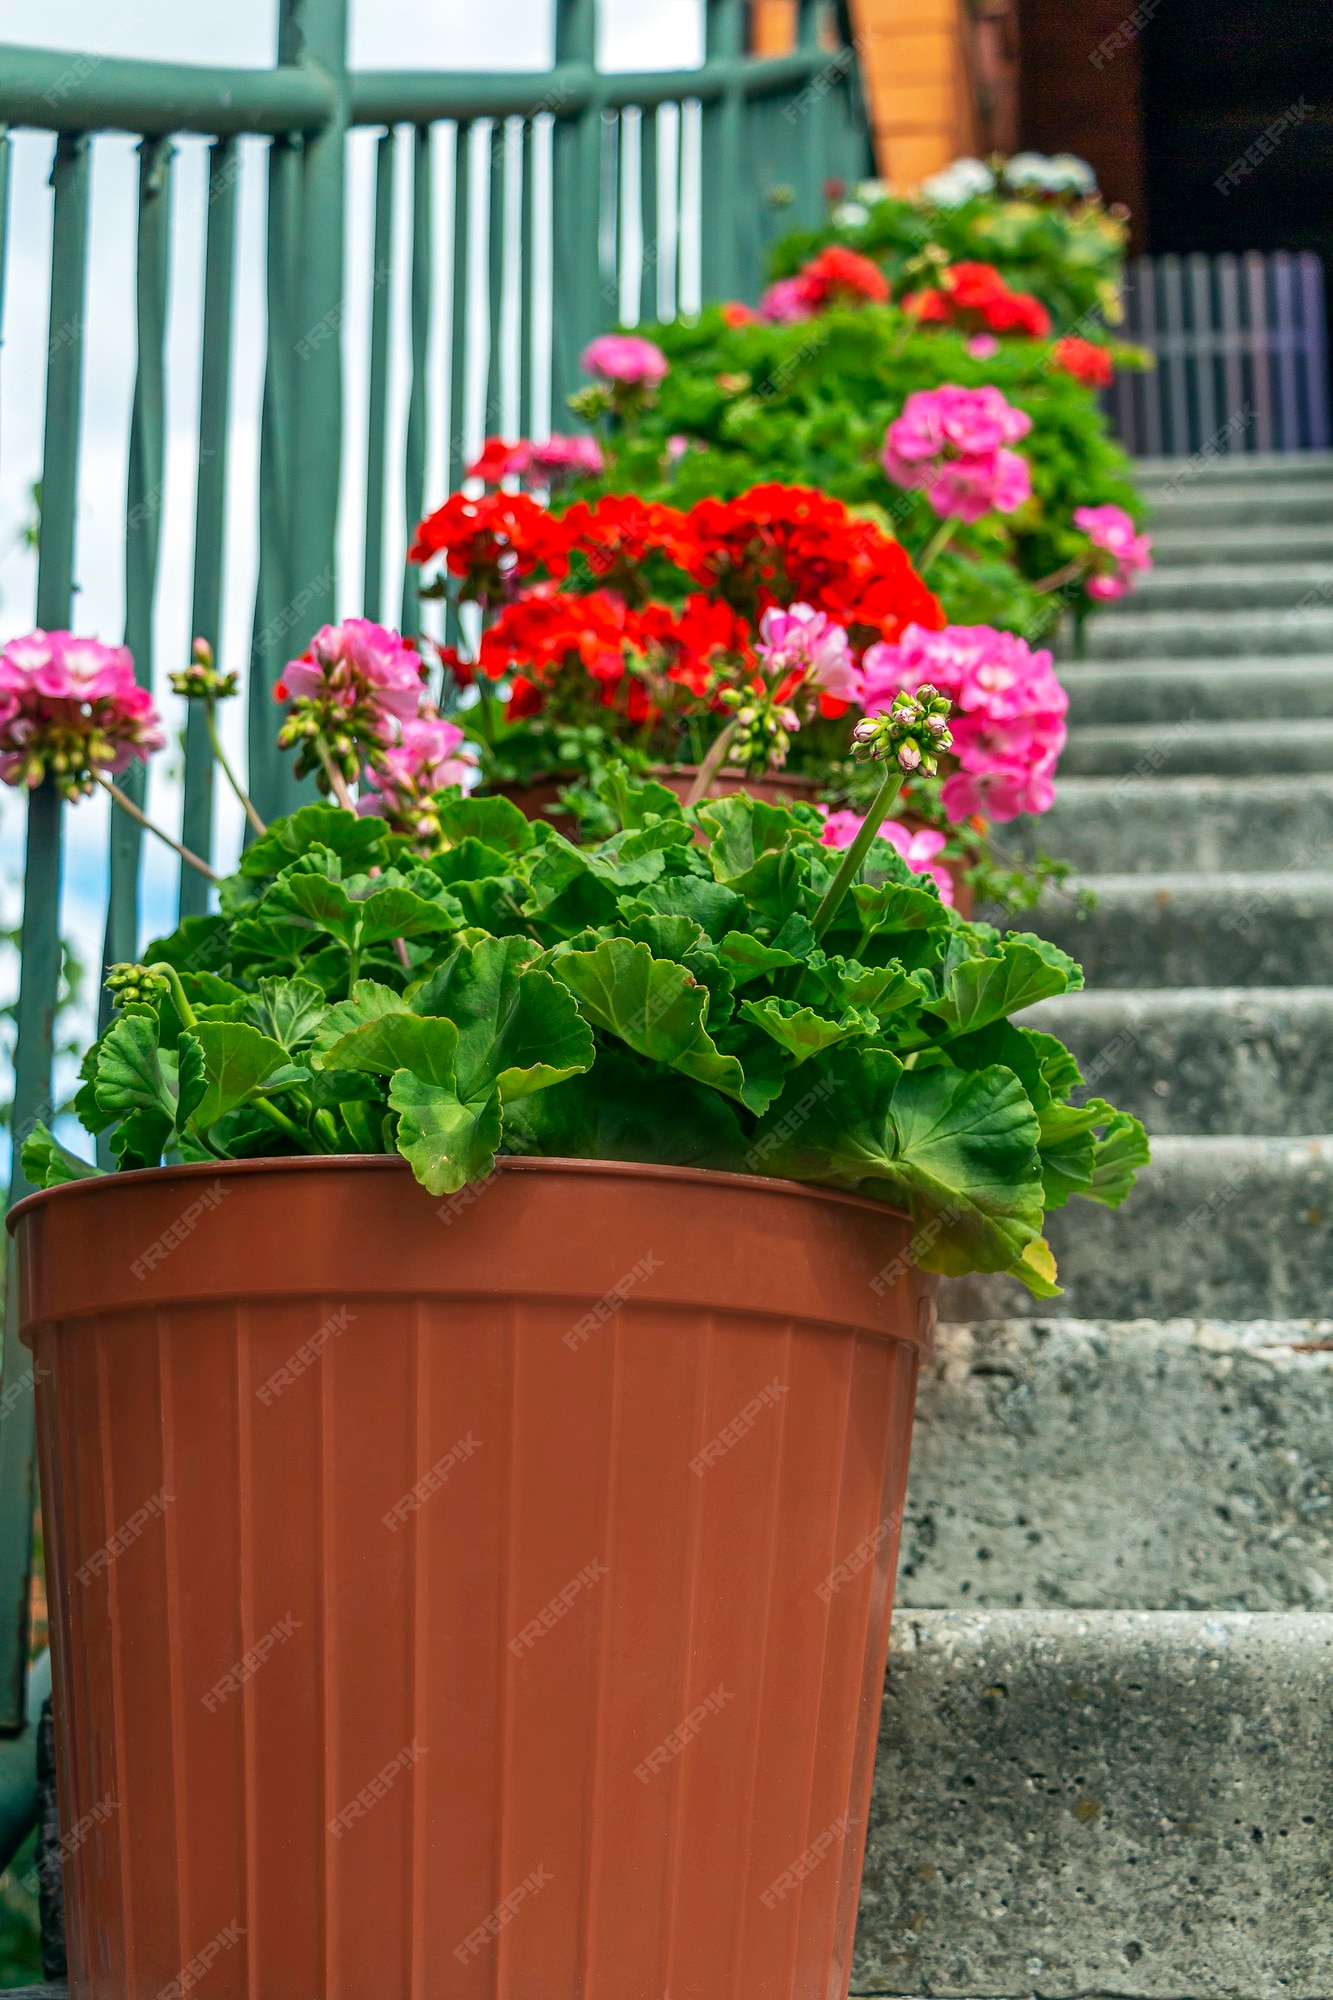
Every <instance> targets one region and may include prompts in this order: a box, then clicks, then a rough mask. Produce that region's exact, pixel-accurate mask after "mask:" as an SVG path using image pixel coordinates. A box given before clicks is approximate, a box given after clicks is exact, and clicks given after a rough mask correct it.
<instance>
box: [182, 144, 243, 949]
mask: <svg viewBox="0 0 1333 2000" xmlns="http://www.w3.org/2000/svg"><path fill="white" fill-rule="evenodd" d="M239 159H240V155H239V153H238V152H237V148H236V141H235V140H234V139H217V140H215V141H214V143H213V145H212V148H211V149H210V152H209V156H208V225H207V237H206V247H205V250H204V325H203V362H202V366H201V369H200V376H199V467H198V472H197V475H196V479H195V504H194V587H193V593H192V596H191V600H190V602H191V637H192V638H201V639H206V640H207V641H208V643H209V645H210V646H211V647H212V648H213V651H214V653H215V654H216V652H217V650H218V644H219V639H220V636H221V634H220V631H219V627H220V624H221V618H222V551H223V542H224V538H225V534H226V518H227V445H228V440H229V435H230V433H229V428H228V422H227V419H228V414H229V411H230V408H231V336H232V293H233V287H234V280H235V264H236V179H237V173H238V162H239ZM188 711H189V712H188V714H187V715H186V718H185V795H184V799H183V801H182V805H181V839H182V840H183V841H184V842H185V845H186V846H187V847H188V848H190V849H191V851H192V852H193V853H195V854H202V855H203V856H204V858H205V860H208V859H209V858H210V857H211V855H212V852H213V758H212V755H211V751H210V745H209V741H208V724H207V720H206V718H205V714H204V705H203V703H202V702H198V701H192V702H190V703H189V705H188ZM179 901H180V913H181V915H182V916H183V917H202V916H203V915H204V913H205V911H206V910H207V908H208V883H207V881H206V880H205V878H204V877H203V876H202V875H201V874H199V872H198V870H197V869H194V868H187V867H186V866H185V864H184V862H182V863H181V871H180V892H179Z"/></svg>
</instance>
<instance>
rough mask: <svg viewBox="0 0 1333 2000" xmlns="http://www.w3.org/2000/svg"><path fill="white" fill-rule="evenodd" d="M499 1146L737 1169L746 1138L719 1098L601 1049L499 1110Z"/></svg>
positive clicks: (742, 1163)
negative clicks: (591, 1062)
mask: <svg viewBox="0 0 1333 2000" xmlns="http://www.w3.org/2000/svg"><path fill="white" fill-rule="evenodd" d="M505 1147H506V1150H508V1151H512V1152H516V1153H536V1154H541V1155H543V1156H545V1157H547V1158H550V1157H557V1158H562V1159H574V1160H647V1161H650V1162H652V1163H653V1164H655V1165H659V1166H669V1167H712V1168H716V1169H718V1170H720V1171H723V1172H728V1173H741V1172H743V1171H744V1170H745V1166H746V1157H745V1155H746V1142H745V1138H744V1135H743V1134H742V1132H741V1127H740V1121H739V1119H738V1117H737V1114H736V1112H735V1111H734V1110H733V1109H732V1107H731V1105H730V1103H729V1102H728V1101H727V1099H726V1098H725V1097H719V1096H718V1094H717V1092H716V1091H715V1090H708V1089H706V1088H705V1087H704V1086H703V1085H702V1084H696V1083H691V1082H690V1081H689V1079H688V1078H686V1077H682V1076H664V1075H662V1074H661V1072H660V1071H658V1072H650V1071H645V1070H644V1068H643V1066H642V1064H640V1063H638V1062H636V1061H635V1060H634V1059H633V1057H631V1056H623V1055H618V1054H617V1053H616V1052H615V1051H614V1050H610V1049H607V1050H604V1051H603V1052H602V1053H601V1054H600V1055H599V1056H598V1058H597V1063H596V1066H595V1068H594V1069H592V1070H591V1071H589V1072H588V1074H587V1075H585V1076H576V1077H571V1078H570V1080H569V1081H568V1082H567V1083H558V1084H557V1085H556V1086H555V1088H554V1089H553V1090H544V1091H543V1092H542V1093H541V1095H540V1096H539V1097H527V1098H524V1099H523V1101H522V1103H521V1104H516V1105H515V1106H514V1107H513V1109H512V1110H510V1109H508V1108H506V1111H505Z"/></svg>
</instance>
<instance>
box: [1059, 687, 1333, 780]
mask: <svg viewBox="0 0 1333 2000" xmlns="http://www.w3.org/2000/svg"><path fill="white" fill-rule="evenodd" d="M1258 706H1259V705H1258V704H1256V708H1257V707H1258ZM1298 712H1301V713H1302V714H1303V711H1298ZM1178 713H1179V714H1180V715H1192V714H1193V704H1191V703H1189V699H1188V694H1187V692H1186V691H1184V690H1182V691H1181V701H1180V708H1179V711H1178ZM1288 713H1290V711H1288ZM1060 769H1061V771H1062V773H1064V774H1065V775H1066V776H1067V777H1071V778H1100V777H1134V776H1136V775H1138V774H1139V773H1141V772H1143V771H1144V770H1149V771H1153V772H1155V773H1157V774H1158V776H1159V777H1169V776H1171V775H1172V774H1173V773H1175V772H1180V773H1181V774H1182V775H1190V774H1193V775H1195V776H1199V775H1205V776H1206V775H1209V774H1212V775H1214V776H1215V775H1217V774H1219V773H1221V774H1226V775H1231V776H1235V777H1237V778H1244V777H1248V776H1249V775H1250V774H1251V773H1252V772H1259V771H1267V772H1269V773H1271V774H1272V775H1274V776H1278V775H1281V773H1283V772H1293V773H1294V772H1298V771H1299V772H1302V773H1304V772H1317V771H1322V772H1324V773H1328V772H1330V771H1333V722H1330V721H1329V719H1328V717H1327V715H1324V716H1320V717H1318V718H1316V719H1315V720H1313V721H1311V720H1308V719H1303V720H1302V722H1301V726H1300V728H1299V730H1295V731H1292V732H1290V733H1287V732H1283V733H1282V734H1279V733H1278V731H1276V730H1273V731H1270V732H1269V734H1268V736H1267V738H1265V737H1264V735H1263V734H1262V733H1261V732H1260V731H1259V730H1258V729H1257V728H1256V724H1255V722H1254V721H1246V722H1234V721H1231V722H1227V721H1221V722H1205V721H1203V720H1200V719H1191V720H1189V721H1175V720H1167V719H1163V720H1161V721H1157V722H1141V723H1131V722H1103V723H1097V724H1094V725H1088V724H1086V723H1081V724H1080V725H1079V728H1078V731H1077V733H1076V734H1074V735H1071V736H1070V739H1069V742H1068V744H1067V745H1066V747H1065V751H1064V754H1063V756H1062V757H1061V759H1060Z"/></svg>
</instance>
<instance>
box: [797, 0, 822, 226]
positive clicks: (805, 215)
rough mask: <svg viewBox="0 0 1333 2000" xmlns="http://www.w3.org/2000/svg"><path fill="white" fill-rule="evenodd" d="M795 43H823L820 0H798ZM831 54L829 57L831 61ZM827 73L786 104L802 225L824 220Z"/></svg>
mask: <svg viewBox="0 0 1333 2000" xmlns="http://www.w3.org/2000/svg"><path fill="white" fill-rule="evenodd" d="M796 20H797V28H796V40H797V46H798V48H800V49H801V50H802V51H804V52H806V53H808V54H811V55H813V54H815V53H816V52H817V51H818V50H819V49H820V48H821V46H822V37H821V32H820V31H821V29H822V26H823V22H824V7H823V4H822V0H799V5H798V8H797V16H796ZM832 60H833V58H832V57H830V61H832ZM828 84H829V79H828V77H827V75H822V74H820V73H818V72H817V73H816V74H815V75H813V76H812V77H811V78H810V80H809V81H808V83H806V85H805V86H804V88H803V89H802V90H801V92H800V94H799V95H798V96H797V98H796V99H795V100H794V102H793V103H792V104H790V105H788V106H787V107H786V115H787V116H788V117H790V118H791V119H793V121H794V122H795V123H796V125H797V127H798V131H799V140H798V144H797V148H796V154H797V159H798V161H799V170H798V173H797V176H796V220H797V221H798V222H799V223H800V225H801V226H802V228H805V229H815V228H818V226H819V224H820V223H821V222H822V221H823V220H824V182H825V180H826V179H827V178H828V169H829V157H828V136H827V135H828V105H827V90H828Z"/></svg>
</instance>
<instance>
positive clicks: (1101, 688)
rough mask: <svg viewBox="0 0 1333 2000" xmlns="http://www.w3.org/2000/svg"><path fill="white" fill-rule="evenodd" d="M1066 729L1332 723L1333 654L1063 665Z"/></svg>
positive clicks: (1062, 678) (1062, 679)
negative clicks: (1284, 719) (1285, 719)
mask: <svg viewBox="0 0 1333 2000" xmlns="http://www.w3.org/2000/svg"><path fill="white" fill-rule="evenodd" d="M1060 679H1061V681H1062V682H1063V684H1064V687H1065V689H1066V691H1067V693H1068V695H1069V724H1070V727H1071V729H1078V730H1080V731H1081V730H1082V729H1084V728H1085V727H1086V726H1088V725H1090V724H1091V725H1097V724H1105V723H1111V722H1114V723H1139V724H1144V723H1150V722H1153V723H1177V722H1183V721H1187V720H1188V721H1194V722H1237V723H1254V722H1258V721H1264V720H1271V719H1273V718H1276V717H1279V716H1291V717H1302V718H1305V717H1319V718H1327V717H1333V654H1330V655H1328V656H1327V657H1326V658H1322V657H1319V656H1318V655H1316V657H1315V658H1314V659H1312V660H1301V659H1291V660H1286V659H1277V660H1200V661H1197V662H1196V661H1194V660H1180V659H1175V660H1172V659H1166V660H1157V661H1153V662H1150V663H1149V662H1140V661H1137V660H1134V661H1129V660H1124V661H1121V660H1116V661H1108V662H1107V663H1106V664H1105V665H1100V666H1063V667H1061V669H1060Z"/></svg>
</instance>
